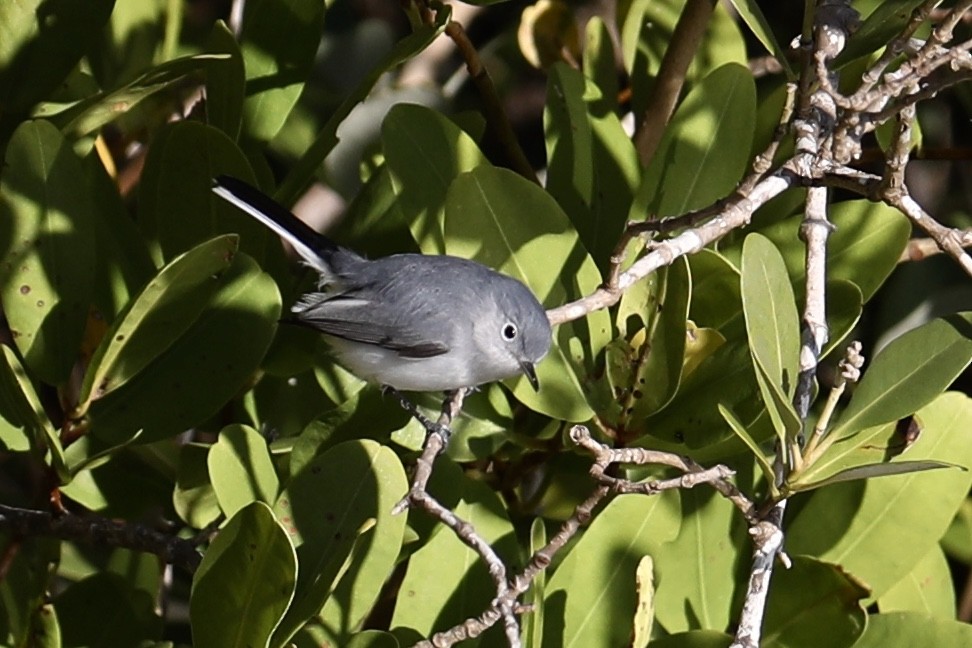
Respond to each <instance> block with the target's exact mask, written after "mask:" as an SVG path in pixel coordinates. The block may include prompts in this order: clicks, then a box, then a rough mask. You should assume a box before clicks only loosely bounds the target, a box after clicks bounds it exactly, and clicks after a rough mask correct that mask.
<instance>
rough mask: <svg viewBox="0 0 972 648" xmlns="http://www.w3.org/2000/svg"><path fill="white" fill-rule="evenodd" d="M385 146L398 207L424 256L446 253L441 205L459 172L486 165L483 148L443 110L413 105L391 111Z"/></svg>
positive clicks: (383, 130)
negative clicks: (439, 111) (444, 113)
mask: <svg viewBox="0 0 972 648" xmlns="http://www.w3.org/2000/svg"><path fill="white" fill-rule="evenodd" d="M381 144H382V150H383V151H384V152H385V162H386V164H387V165H388V169H389V170H390V171H391V178H392V183H393V186H394V188H395V193H396V194H398V197H399V205H400V207H401V210H402V213H403V214H404V216H405V219H406V220H407V221H408V225H409V228H410V229H411V231H412V237H413V238H414V239H415V240H416V241H417V242H418V244H419V247H421V248H422V251H423V252H424V253H425V254H445V238H444V237H445V235H444V233H443V209H444V205H445V201H446V193H447V192H448V190H449V185H450V184H452V181H453V180H454V179H455V177H456V176H457V175H459V174H460V173H462V172H464V171H470V170H472V169H474V168H476V167H477V166H480V165H482V164H487V161H486V157H485V156H484V155H483V154H482V152H481V151H480V150H479V146H477V145H476V142H474V141H473V139H472V138H471V137H469V135H467V134H466V133H465V132H464V131H463V130H462V129H461V128H459V127H458V126H456V125H455V123H453V122H452V121H450V120H449V119H447V118H446V117H444V116H443V115H441V114H440V113H438V112H436V111H434V110H432V109H431V108H426V107H424V106H416V105H411V104H399V105H397V106H395V107H393V108H392V109H391V110H389V111H388V116H387V117H385V121H383V122H382V124H381Z"/></svg>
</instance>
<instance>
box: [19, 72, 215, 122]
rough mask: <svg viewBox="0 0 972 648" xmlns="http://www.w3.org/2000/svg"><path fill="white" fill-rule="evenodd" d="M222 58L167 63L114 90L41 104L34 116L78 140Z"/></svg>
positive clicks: (183, 81)
mask: <svg viewBox="0 0 972 648" xmlns="http://www.w3.org/2000/svg"><path fill="white" fill-rule="evenodd" d="M225 58H227V56H226V55H225V54H196V55H195V56H186V57H182V58H178V59H173V60H171V61H166V62H165V63H162V64H160V65H157V66H155V67H154V68H151V69H149V70H148V71H146V72H143V73H142V74H141V75H139V76H138V77H137V78H136V79H134V80H133V81H131V82H129V83H127V84H125V85H124V86H122V87H120V88H117V89H115V90H110V91H104V92H98V93H93V94H90V95H87V96H86V98H85V99H82V100H80V101H75V102H71V103H67V104H64V103H60V102H49V103H42V104H40V105H38V106H37V108H36V109H35V110H34V113H33V116H34V117H44V118H46V119H50V121H51V122H52V123H53V124H55V125H56V126H57V127H58V128H59V129H60V130H61V131H63V132H64V133H65V135H68V136H71V137H74V138H81V137H84V136H86V135H90V134H92V133H93V132H95V131H97V130H98V129H99V128H101V127H102V126H104V125H105V124H107V123H108V122H111V121H113V120H115V119H118V118H119V117H120V116H121V115H123V114H124V113H126V112H128V111H130V110H132V109H133V108H135V107H136V106H137V105H138V104H139V103H140V102H142V101H143V100H144V99H147V98H148V97H151V96H153V95H155V94H158V93H161V92H164V91H166V90H169V89H172V88H174V87H176V86H177V85H178V84H181V83H185V82H186V80H187V78H189V77H192V76H193V75H198V74H199V72H200V70H202V69H204V68H205V67H206V66H207V65H208V64H209V63H211V62H213V61H218V60H222V59H225Z"/></svg>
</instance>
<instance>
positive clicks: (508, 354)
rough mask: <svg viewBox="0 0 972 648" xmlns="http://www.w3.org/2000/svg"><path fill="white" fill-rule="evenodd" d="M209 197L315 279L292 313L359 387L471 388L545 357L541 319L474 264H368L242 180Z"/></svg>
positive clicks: (400, 260)
mask: <svg viewBox="0 0 972 648" xmlns="http://www.w3.org/2000/svg"><path fill="white" fill-rule="evenodd" d="M213 191H214V192H215V193H216V194H217V195H218V196H220V197H221V198H223V199H225V200H227V201H229V202H230V203H232V204H234V205H236V206H237V207H239V208H240V209H241V210H243V211H244V212H246V213H247V214H249V215H250V216H253V217H254V218H256V219H257V220H259V221H260V222H262V223H263V224H264V225H266V226H267V227H269V228H270V229H272V230H273V231H274V232H276V233H277V234H279V235H280V236H282V237H283V238H284V239H286V240H287V241H288V242H289V243H290V244H291V245H292V246H293V247H294V249H295V250H296V251H297V253H298V254H299V255H300V256H301V258H302V259H303V260H304V262H305V263H306V264H307V265H309V266H311V267H312V268H314V269H315V270H317V271H318V272H319V273H320V281H319V289H320V292H312V293H308V294H306V295H304V296H303V297H301V299H300V300H299V301H298V302H297V303H296V304H295V305H294V306H293V308H292V312H293V316H294V321H295V323H298V324H302V325H304V326H308V327H310V328H313V329H316V330H318V331H320V332H322V333H324V334H325V335H326V336H327V338H328V341H329V342H330V344H331V347H332V348H333V350H334V352H335V354H336V356H337V359H338V360H339V361H340V362H341V364H343V365H344V366H346V367H347V368H348V369H349V370H351V372H352V373H354V374H355V375H357V376H358V377H360V378H363V379H365V380H368V381H371V382H375V383H378V384H380V385H387V386H389V387H394V388H395V389H400V390H405V391H449V390H454V389H459V388H461V387H475V386H477V385H481V384H483V383H488V382H493V381H495V380H499V379H501V378H509V377H511V376H515V375H517V374H519V373H523V374H526V377H527V378H528V379H529V380H530V384H531V385H533V388H534V389H539V383H538V381H537V374H536V372H535V371H534V365H535V364H536V363H537V362H539V361H540V359H541V358H543V357H544V356H545V355H546V354H547V351H548V350H549V349H550V338H551V332H550V323H549V322H548V320H547V314H546V312H545V311H544V309H543V306H541V305H540V302H538V301H537V298H536V297H534V296H533V293H531V292H530V290H529V289H527V287H526V286H524V285H523V284H522V283H520V282H519V281H517V280H516V279H513V278H511V277H507V276H505V275H502V274H500V273H498V272H496V271H494V270H491V269H489V268H487V267H486V266H483V265H480V264H479V263H476V262H474V261H468V260H466V259H459V258H456V257H451V256H424V255H421V254H395V255H392V256H388V257H384V258H380V259H374V260H369V259H366V258H364V257H362V256H360V255H358V254H357V253H355V252H352V251H351V250H349V249H347V248H344V247H341V246H340V245H337V244H336V243H334V242H333V241H331V240H330V239H328V238H326V237H325V236H322V235H321V234H319V233H317V232H315V231H314V230H313V229H311V228H310V227H309V226H307V225H306V224H305V223H304V222H303V221H301V220H299V219H298V218H297V217H296V216H294V215H293V214H291V213H290V212H289V211H288V210H287V209H285V208H284V207H282V206H281V205H279V204H278V203H277V202H275V201H274V200H273V199H272V198H270V197H269V196H267V195H265V194H263V193H262V192H260V191H259V190H258V189H256V188H254V187H252V186H250V185H249V184H247V183H245V182H243V181H242V180H237V179H236V178H231V177H229V176H222V175H221V176H219V177H217V178H216V179H215V181H214V184H213Z"/></svg>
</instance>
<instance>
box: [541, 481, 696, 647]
mask: <svg viewBox="0 0 972 648" xmlns="http://www.w3.org/2000/svg"><path fill="white" fill-rule="evenodd" d="M675 502H677V498H673V497H671V496H670V495H666V496H661V497H651V498H645V497H638V496H636V495H621V496H619V497H617V498H615V499H614V500H613V501H611V503H610V504H608V505H607V506H606V507H605V508H604V510H603V511H601V512H600V513H599V514H598V516H597V517H596V518H594V520H593V521H592V522H591V525H590V528H588V530H587V531H586V532H585V533H584V535H582V536H581V538H580V539H579V540H578V541H577V544H576V545H574V546H573V547H572V548H571V550H570V553H569V554H567V556H566V557H565V558H564V561H563V563H561V565H560V567H558V568H557V571H555V572H554V574H553V576H552V577H551V578H550V581H549V583H548V584H547V588H546V590H547V593H546V602H545V603H546V610H545V613H544V619H545V628H544V636H545V637H547V638H548V639H549V640H550V644H552V645H563V646H604V645H626V644H627V642H628V640H629V639H630V636H631V627H630V626H628V625H626V624H625V623H621V622H620V621H619V620H620V619H633V618H634V616H635V610H636V609H637V605H638V588H637V583H636V575H637V573H638V564H639V563H640V562H641V560H642V558H644V557H645V556H647V555H657V552H658V548H659V546H660V545H661V544H662V543H664V542H665V541H666V540H671V539H672V538H674V537H675V534H676V533H677V532H678V527H679V514H678V511H677V508H676V506H677V504H675ZM558 601H563V602H562V603H558ZM656 603H657V598H656Z"/></svg>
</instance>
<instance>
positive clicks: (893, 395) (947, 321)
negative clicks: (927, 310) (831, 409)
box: [830, 313, 972, 439]
mask: <svg viewBox="0 0 972 648" xmlns="http://www.w3.org/2000/svg"><path fill="white" fill-rule="evenodd" d="M970 362H972V313H957V314H954V315H948V316H946V317H943V318H938V319H935V320H932V321H931V322H928V323H927V324H924V325H922V326H919V327H918V328H916V329H913V330H911V331H908V332H907V333H905V334H904V335H902V336H901V337H899V338H897V339H895V340H893V341H892V342H891V343H890V344H888V346H887V347H885V348H884V349H883V350H882V351H881V352H880V353H879V354H878V356H877V357H876V358H875V359H874V360H873V361H872V362H871V364H870V366H868V367H867V369H866V370H865V372H864V377H863V378H862V379H861V382H860V383H859V384H858V386H857V389H855V390H854V395H853V397H852V398H851V402H850V405H848V406H847V409H845V410H844V411H843V413H842V414H841V415H840V418H839V420H838V422H837V425H836V426H835V427H834V428H833V429H832V430H831V431H830V434H831V435H833V436H834V437H836V438H838V439H840V438H844V437H848V436H851V435H853V434H854V433H855V432H858V431H860V430H863V429H865V428H869V427H873V426H876V425H881V424H882V423H887V422H889V421H895V420H897V419H900V418H903V417H905V416H908V415H909V414H913V413H914V412H915V411H916V410H918V409H919V408H921V407H923V406H924V405H925V404H926V403H928V402H929V401H931V400H932V399H933V398H935V397H936V396H938V395H939V394H940V393H941V392H942V391H943V390H945V389H946V388H947V387H948V386H949V385H950V384H952V381H953V380H955V378H956V377H957V376H958V375H959V374H960V373H962V371H963V370H964V369H965V368H966V367H968V366H969V363H970Z"/></svg>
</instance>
